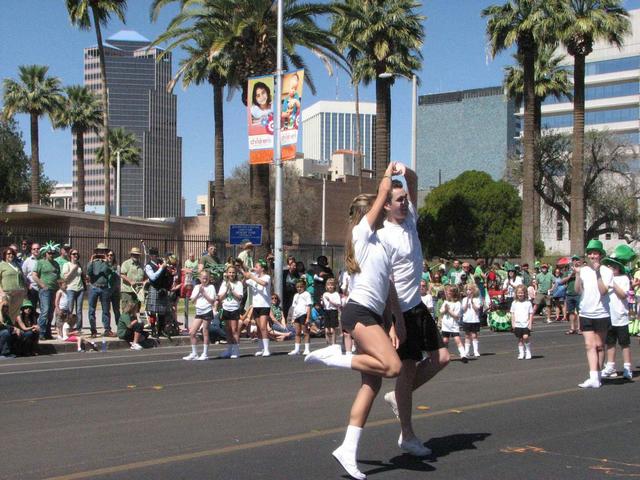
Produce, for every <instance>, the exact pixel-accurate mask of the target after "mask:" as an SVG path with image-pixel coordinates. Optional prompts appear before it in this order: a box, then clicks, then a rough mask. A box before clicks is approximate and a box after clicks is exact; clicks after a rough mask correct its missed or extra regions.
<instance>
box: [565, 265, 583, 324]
mask: <svg viewBox="0 0 640 480" xmlns="http://www.w3.org/2000/svg"><path fill="white" fill-rule="evenodd" d="M581 265H582V261H581V259H580V256H579V255H573V256H572V257H571V268H569V269H568V270H567V271H566V272H565V275H564V277H563V278H562V283H563V284H564V285H566V287H567V294H566V299H565V312H566V315H567V316H568V317H569V330H567V331H566V332H565V334H567V335H571V334H574V333H580V324H579V319H578V305H579V304H580V295H579V294H578V293H577V292H576V269H579V268H580V266H581Z"/></svg>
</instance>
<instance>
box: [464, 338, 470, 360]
mask: <svg viewBox="0 0 640 480" xmlns="http://www.w3.org/2000/svg"><path fill="white" fill-rule="evenodd" d="M469 350H471V342H469V340H465V341H464V354H465V355H467V356H468V355H469Z"/></svg>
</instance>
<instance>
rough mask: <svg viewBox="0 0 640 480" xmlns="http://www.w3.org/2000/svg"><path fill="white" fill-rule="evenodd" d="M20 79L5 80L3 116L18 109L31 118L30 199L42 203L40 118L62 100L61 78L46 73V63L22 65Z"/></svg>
mask: <svg viewBox="0 0 640 480" xmlns="http://www.w3.org/2000/svg"><path fill="white" fill-rule="evenodd" d="M18 71H19V74H18V77H19V79H20V80H19V81H15V80H12V79H10V78H6V79H5V80H4V82H3V83H4V85H3V86H4V116H5V117H6V118H7V119H9V118H12V117H13V116H14V115H15V114H16V113H28V114H29V117H30V119H31V130H30V136H31V203H32V204H34V205H37V204H38V203H40V192H39V188H38V187H39V180H40V149H39V145H38V144H39V133H38V119H39V118H40V117H41V116H43V115H49V117H51V116H52V115H53V113H54V112H55V111H56V110H57V109H58V107H59V105H60V103H61V101H62V90H61V85H60V79H59V78H57V77H47V72H48V71H49V67H47V66H45V65H21V66H19V67H18Z"/></svg>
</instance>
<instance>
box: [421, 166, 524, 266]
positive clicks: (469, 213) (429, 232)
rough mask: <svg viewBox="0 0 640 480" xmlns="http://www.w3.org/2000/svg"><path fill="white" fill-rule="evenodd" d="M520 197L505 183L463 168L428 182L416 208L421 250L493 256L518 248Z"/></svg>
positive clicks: (513, 253)
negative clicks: (435, 184) (434, 183)
mask: <svg viewBox="0 0 640 480" xmlns="http://www.w3.org/2000/svg"><path fill="white" fill-rule="evenodd" d="M521 203H522V201H521V200H520V197H519V196H518V191H517V190H516V189H515V188H514V187H513V186H511V185H510V184H509V183H507V182H505V181H502V180H499V181H495V180H493V179H492V178H491V176H490V175H489V174H487V173H485V172H478V171H475V170H469V171H466V172H464V173H462V174H460V175H459V176H458V177H456V178H454V179H453V180H450V181H448V182H445V183H443V184H442V185H440V186H438V187H437V188H434V189H433V190H432V191H431V192H430V193H429V195H427V197H426V198H425V203H424V206H423V207H422V208H421V209H420V212H419V213H420V215H419V220H418V234H419V235H420V240H421V242H422V246H423V250H424V251H425V255H429V256H434V255H437V256H441V257H445V258H451V257H456V256H457V257H473V258H485V259H493V258H496V257H498V256H507V257H514V256H517V255H518V253H519V251H520V228H521V225H520V224H521V222H520V215H521V211H522V210H521V209H522V206H521Z"/></svg>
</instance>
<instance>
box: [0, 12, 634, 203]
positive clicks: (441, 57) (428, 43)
mask: <svg viewBox="0 0 640 480" xmlns="http://www.w3.org/2000/svg"><path fill="white" fill-rule="evenodd" d="M128 3H129V8H128V10H127V22H126V25H123V24H122V23H120V22H119V21H116V20H114V21H112V22H111V23H110V25H109V26H108V28H107V29H106V32H104V33H103V35H104V37H105V38H106V37H109V36H110V35H112V34H114V33H116V32H117V31H119V30H121V29H123V28H126V29H131V30H136V31H138V32H139V33H140V34H142V35H144V36H145V37H147V38H149V39H151V40H153V39H155V38H156V37H157V36H158V35H159V34H160V33H162V32H163V31H164V29H165V28H166V26H167V24H168V22H169V21H170V20H171V18H173V16H174V15H175V13H176V9H175V7H173V6H172V7H170V8H169V7H167V8H165V10H164V11H163V14H162V15H161V16H160V18H159V19H158V21H157V22H155V23H151V22H150V20H149V5H150V3H151V0H129V2H128ZM493 3H500V2H499V1H498V0H494V1H486V0H432V1H425V2H424V5H423V6H422V7H421V8H420V11H421V13H422V14H423V15H425V16H426V17H427V19H426V21H425V23H424V27H425V44H424V47H423V51H422V54H423V56H424V61H423V68H422V71H421V73H420V75H419V76H420V79H421V85H420V86H419V88H418V94H419V95H424V94H427V93H439V92H447V91H452V90H460V89H466V88H480V87H488V86H496V85H499V84H500V83H501V81H502V69H503V67H504V66H505V65H508V64H510V63H511V56H510V55H509V54H506V53H505V54H502V55H500V56H499V57H497V58H496V59H493V60H492V59H490V58H489V57H488V54H487V48H486V38H485V25H486V22H485V20H484V19H482V18H481V17H480V11H481V10H482V8H484V7H486V6H487V5H490V4H493ZM624 5H625V7H626V8H628V9H633V8H640V0H626V1H624ZM2 7H3V14H2V15H0V32H2V41H1V42H0V79H4V78H7V77H11V78H16V75H17V69H18V66H19V65H26V64H42V65H49V67H50V69H49V73H50V75H55V76H57V77H60V78H61V80H62V82H63V84H65V85H71V84H82V81H83V70H82V68H83V63H82V52H83V48H84V47H87V46H90V45H92V44H95V33H94V32H93V31H89V32H85V31H80V30H77V29H76V28H75V27H73V26H72V25H71V24H70V22H69V20H68V17H67V12H66V9H65V6H64V2H63V0H2ZM304 55H305V58H306V59H307V61H308V65H309V68H310V69H311V70H312V72H313V75H314V79H315V83H316V86H317V88H318V91H317V92H316V95H311V93H310V92H309V90H308V89H306V90H305V93H304V100H305V104H306V105H310V104H311V103H314V102H316V101H318V100H335V99H339V100H353V92H352V90H351V88H350V86H349V82H348V78H347V76H346V75H345V74H344V73H342V72H338V74H337V75H334V76H333V77H330V76H329V75H328V74H327V73H326V71H325V70H324V67H323V66H322V64H321V63H320V61H318V60H317V59H316V58H315V57H314V56H313V55H312V54H310V53H309V52H304ZM180 58H181V54H180V53H179V52H177V53H176V55H175V56H174V63H173V65H174V72H175V69H176V65H177V63H178V60H179V59H180ZM176 94H177V95H178V135H180V136H181V137H182V145H183V147H182V161H183V178H182V194H183V196H184V197H185V198H186V213H187V215H193V214H194V213H195V209H196V195H198V194H203V193H205V192H206V179H207V178H211V179H212V178H213V105H212V104H213V98H212V92H211V88H209V87H207V86H194V87H190V88H189V89H188V90H183V89H182V88H181V87H179V88H177V89H176ZM361 99H362V100H363V101H375V90H374V88H373V86H370V87H368V88H363V89H362V90H361ZM0 102H1V99H0ZM410 104H411V86H410V82H408V81H406V80H404V79H400V80H398V81H397V82H396V84H395V86H394V87H393V90H392V133H391V157H392V160H397V161H403V162H406V163H409V159H410V151H409V150H410V144H411V142H410V132H411V128H410V127H411V125H410V124H411V116H410V113H409V112H410V108H409V105H410ZM224 109H225V125H224V128H225V163H226V165H225V173H226V175H227V176H228V175H229V174H230V173H231V171H232V170H233V168H234V167H235V166H236V165H238V164H240V163H242V162H244V161H246V158H247V155H248V147H247V138H246V126H245V121H246V113H245V110H244V106H243V105H242V102H241V101H240V96H239V95H238V94H236V95H234V96H233V98H232V100H231V101H230V102H225V105H224ZM16 118H17V120H18V122H19V125H20V128H21V130H22V132H23V137H24V140H25V143H26V144H27V153H28V152H29V150H30V149H29V123H28V118H27V116H26V115H17V117H16ZM303 134H304V133H303ZM40 159H41V161H42V163H43V164H44V170H45V174H46V175H47V176H48V177H50V178H52V179H54V180H57V181H60V182H71V134H70V132H69V131H59V130H53V129H52V128H51V124H50V123H49V121H48V119H41V120H40Z"/></svg>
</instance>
